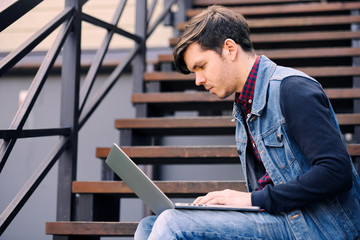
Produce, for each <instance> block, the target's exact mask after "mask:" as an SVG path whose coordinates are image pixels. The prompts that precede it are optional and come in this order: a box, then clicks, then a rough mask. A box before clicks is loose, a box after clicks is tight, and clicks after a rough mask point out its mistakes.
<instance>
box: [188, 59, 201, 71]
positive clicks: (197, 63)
mask: <svg viewBox="0 0 360 240" xmlns="http://www.w3.org/2000/svg"><path fill="white" fill-rule="evenodd" d="M199 62H200V61H198V62H195V63H194V64H193V66H192V68H190V69H189V70H190V71H194V70H196V69H197V68H198V67H199Z"/></svg>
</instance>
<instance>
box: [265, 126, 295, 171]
mask: <svg viewBox="0 0 360 240" xmlns="http://www.w3.org/2000/svg"><path fill="white" fill-rule="evenodd" d="M263 141H264V146H265V149H264V151H266V153H267V155H268V156H269V157H270V158H271V160H272V162H273V163H274V164H275V165H276V166H277V167H278V168H279V169H280V170H281V169H283V170H286V169H288V168H290V166H291V165H292V164H293V162H294V161H295V156H294V154H293V153H292V151H291V149H290V146H289V143H288V141H287V139H286V136H285V135H284V134H283V132H282V129H281V126H280V127H279V128H277V129H276V130H275V131H273V132H271V133H269V134H267V135H265V136H264V138H263Z"/></svg>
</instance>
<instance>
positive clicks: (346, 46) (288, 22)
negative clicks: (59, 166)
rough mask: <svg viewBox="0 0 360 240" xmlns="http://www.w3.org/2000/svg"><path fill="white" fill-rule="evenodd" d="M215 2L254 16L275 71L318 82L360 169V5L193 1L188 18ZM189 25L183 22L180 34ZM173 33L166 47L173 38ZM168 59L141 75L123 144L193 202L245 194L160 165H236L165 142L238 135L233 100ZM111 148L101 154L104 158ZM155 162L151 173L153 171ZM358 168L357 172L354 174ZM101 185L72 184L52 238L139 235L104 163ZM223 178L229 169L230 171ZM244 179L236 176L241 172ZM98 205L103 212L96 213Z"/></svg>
mask: <svg viewBox="0 0 360 240" xmlns="http://www.w3.org/2000/svg"><path fill="white" fill-rule="evenodd" d="M211 4H222V5H227V6H228V7H230V8H232V9H234V10H235V11H238V12H241V13H243V14H244V15H245V17H246V18H247V19H248V20H249V24H250V28H251V30H252V35H251V39H252V41H253V43H254V47H255V49H256V50H257V53H258V54H264V55H266V56H268V57H269V58H270V59H272V60H273V61H275V62H276V63H277V64H279V65H284V66H289V67H294V68H297V69H299V70H301V71H304V72H305V73H307V74H309V75H311V76H313V77H315V78H316V79H317V80H318V81H320V82H321V84H322V85H323V87H324V89H325V92H326V94H327V95H328V96H329V98H330V100H331V102H332V104H333V107H334V109H335V112H336V114H337V118H338V121H339V124H340V125H341V129H342V132H343V133H344V136H345V139H346V140H347V142H348V150H349V152H350V154H351V156H352V157H353V160H354V163H355V165H356V166H357V167H358V164H359V156H360V78H359V76H360V67H359V64H360V61H359V59H360V15H359V9H360V2H359V1H349V0H348V1H344V2H343V1H324V0H321V1H315V0H303V1H296V0H222V1H216V0H194V1H192V8H191V9H189V10H188V11H187V17H189V18H190V17H192V16H194V15H196V14H197V13H199V12H200V11H201V9H203V8H204V7H206V6H208V5H211ZM184 27H185V23H182V24H179V25H178V26H177V28H178V30H179V31H180V32H181V31H182V30H183V29H184ZM177 40H178V39H177V38H176V37H174V38H172V39H170V40H169V44H170V45H171V46H174V45H175V44H176V42H177ZM172 60H173V59H172V55H159V56H158V62H157V63H156V65H155V71H153V72H147V73H145V74H144V80H145V83H146V86H147V90H146V92H144V93H134V94H132V99H131V101H132V103H133V104H134V105H135V107H136V110H137V118H135V119H116V120H115V124H114V126H115V128H116V129H117V130H118V131H119V132H120V140H119V143H120V145H121V146H122V147H123V150H124V151H125V152H126V153H127V154H128V155H129V156H130V157H131V158H132V159H133V160H134V161H135V162H136V163H137V164H141V165H145V166H147V167H146V168H145V169H146V170H147V173H148V174H149V175H150V176H151V177H153V178H154V179H157V181H156V184H157V185H158V186H159V187H160V188H161V189H162V190H163V191H164V192H165V193H166V194H167V195H168V196H169V197H173V198H195V197H196V196H198V195H202V194H206V193H207V192H209V191H214V190H222V189H226V188H231V189H237V190H245V184H244V182H243V181H217V180H216V179H214V180H213V181H191V180H189V181H167V179H164V178H163V177H162V176H163V174H162V172H161V169H162V166H163V165H175V164H176V166H177V165H187V166H189V168H191V166H192V165H194V164H201V165H210V164H233V165H234V166H235V165H238V164H240V162H239V160H238V155H237V151H236V148H235V144H230V145H228V144H226V143H225V144H223V143H222V142H217V143H216V144H215V145H210V144H209V145H206V146H200V145H199V146H196V145H192V146H189V144H187V143H186V142H185V143H183V144H182V145H179V146H168V145H167V144H166V137H168V136H187V137H193V136H204V137H205V138H211V137H213V136H228V137H231V136H233V135H234V129H235V123H234V122H232V121H231V119H232V117H231V112H232V104H233V99H234V97H233V96H231V97H229V98H227V99H225V100H219V99H217V98H216V96H213V95H211V94H209V93H208V92H206V91H204V89H202V88H199V87H196V86H195V84H194V76H193V75H191V74H190V75H181V74H179V73H177V72H175V71H174V69H173V66H172ZM109 151H110V146H109V147H107V148H100V147H99V148H97V149H96V157H97V158H99V159H101V160H104V159H105V158H106V156H107V154H108V152H109ZM149 166H150V167H149ZM358 169H359V168H358ZM102 173H103V181H98V182H73V193H74V194H77V196H78V197H77V210H76V217H75V221H71V222H48V223H46V233H47V234H51V235H53V236H54V239H56V238H58V237H59V238H61V237H64V236H69V238H70V239H100V237H102V236H107V237H109V236H121V237H129V236H133V234H134V231H135V229H136V226H137V222H121V221H120V219H119V211H120V204H119V200H120V199H121V198H136V197H135V195H134V194H133V193H132V191H131V190H130V189H129V188H128V187H127V186H126V185H125V184H124V183H123V182H121V181H119V180H118V179H117V177H116V176H114V174H113V173H112V172H111V171H110V170H109V169H108V168H107V167H106V166H105V165H103V169H102ZM225 174H226V173H225ZM240 174H241V173H239V176H241V175H240ZM100 206H102V207H100Z"/></svg>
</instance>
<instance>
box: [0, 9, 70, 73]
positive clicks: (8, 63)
mask: <svg viewBox="0 0 360 240" xmlns="http://www.w3.org/2000/svg"><path fill="white" fill-rule="evenodd" d="M72 11H73V9H71V8H67V9H65V10H64V11H62V12H61V13H59V14H58V15H57V16H56V17H55V18H54V19H53V20H51V21H50V22H49V23H48V24H46V25H45V26H44V27H42V28H41V29H40V30H39V31H37V32H36V33H35V34H34V35H32V36H31V37H30V38H29V39H28V40H26V41H25V42H24V43H23V44H21V45H20V46H19V47H18V48H17V49H15V50H14V51H12V52H11V53H9V54H8V55H7V56H6V57H4V58H3V59H2V60H1V61H0V77H1V76H2V75H3V74H4V73H6V72H7V71H8V70H9V69H11V68H12V67H13V66H15V64H17V63H18V62H19V61H20V60H21V59H22V58H23V57H24V56H26V55H27V54H28V53H29V52H31V51H32V50H33V49H34V48H35V47H36V46H37V45H38V44H39V43H40V42H41V41H42V40H44V39H45V38H46V37H47V36H49V34H50V33H52V32H53V31H54V30H55V29H57V28H58V27H59V26H60V25H61V24H62V23H64V22H65V21H66V20H68V19H69V18H70V17H71V14H72Z"/></svg>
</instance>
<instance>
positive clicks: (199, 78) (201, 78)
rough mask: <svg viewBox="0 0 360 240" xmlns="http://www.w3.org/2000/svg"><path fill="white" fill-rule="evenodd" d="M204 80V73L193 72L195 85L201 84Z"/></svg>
mask: <svg viewBox="0 0 360 240" xmlns="http://www.w3.org/2000/svg"><path fill="white" fill-rule="evenodd" d="M205 82H206V80H205V77H204V75H202V74H200V73H195V84H196V86H200V85H203V84H204V83H205Z"/></svg>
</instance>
